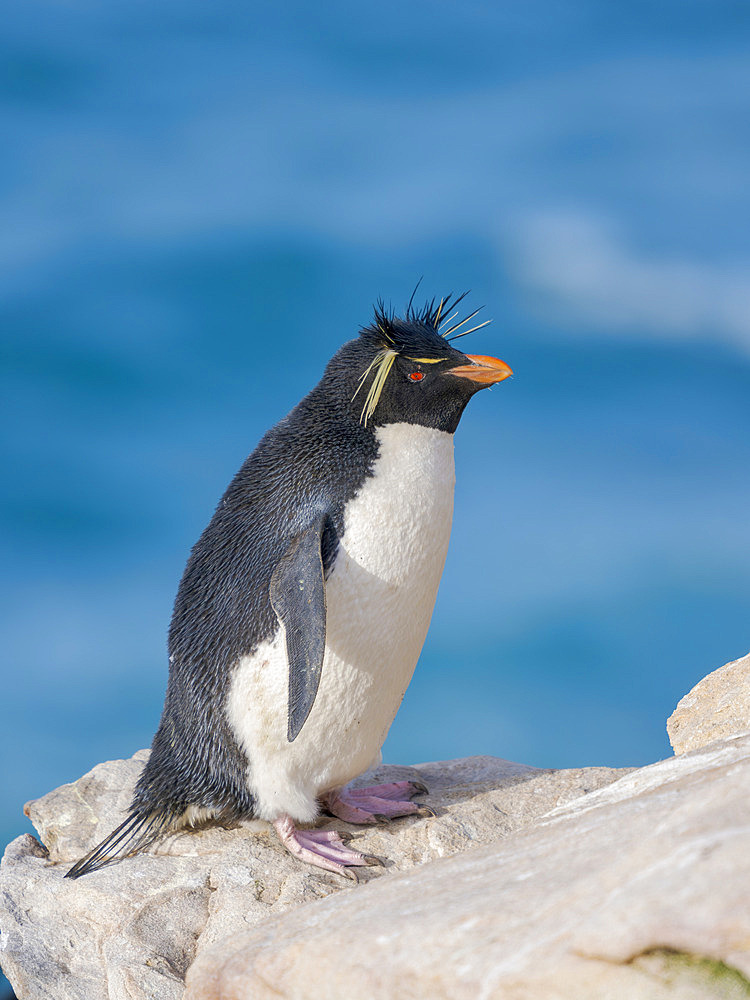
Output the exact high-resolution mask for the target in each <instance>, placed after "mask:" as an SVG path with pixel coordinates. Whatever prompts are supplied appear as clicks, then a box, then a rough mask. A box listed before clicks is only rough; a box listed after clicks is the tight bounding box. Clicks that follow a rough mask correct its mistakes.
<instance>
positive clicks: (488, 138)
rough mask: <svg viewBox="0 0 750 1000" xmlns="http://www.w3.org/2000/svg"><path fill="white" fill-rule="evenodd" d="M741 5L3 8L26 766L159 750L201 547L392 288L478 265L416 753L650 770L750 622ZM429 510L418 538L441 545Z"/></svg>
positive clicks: (396, 734) (398, 302)
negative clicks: (245, 469)
mask: <svg viewBox="0 0 750 1000" xmlns="http://www.w3.org/2000/svg"><path fill="white" fill-rule="evenodd" d="M749 18H750V8H748V6H747V5H745V4H735V3H730V2H721V0H711V2H686V0H680V2H679V3H678V2H675V3H664V2H658V3H648V4H642V3H634V2H632V0H629V2H627V3H625V2H615V3H607V4H601V3H594V2H583V0H573V2H570V3H558V2H554V0H531V2H528V3H524V4H516V3H509V2H501V3H462V4H457V3H444V2H435V0H431V2H430V3H426V2H422V0H412V2H411V3H409V4H403V3H396V2H393V0H381V2H380V3H378V4H377V5H360V4H355V5H353V4H349V3H343V2H333V3H330V2H329V3H327V4H325V5H307V4H294V3H291V4H282V5H278V6H276V7H274V6H272V5H263V6H261V5H252V4H247V5H240V4H236V5H235V4H227V3H222V2H218V3H212V4H205V3H198V2H194V0H180V2H179V3H177V2H174V3H172V2H164V0H159V2H155V3H154V2H150V3H145V2H134V0H128V2H127V3H125V2H122V0H108V2H107V3H106V4H99V3H93V2H91V3H89V2H71V3H70V4H66V5H62V4H58V3H52V2H50V3H42V2H38V0H25V2H24V3H23V4H16V5H14V6H13V7H12V8H10V9H8V10H7V11H6V14H5V18H4V22H5V23H4V31H3V37H2V40H0V53H1V54H2V59H1V60H0V63H1V66H2V68H1V69H0V73H1V74H2V85H3V93H4V97H3V102H2V117H3V122H4V125H3V134H4V141H3V145H4V148H5V152H4V154H3V156H2V158H0V176H1V177H2V182H3V185H2V186H3V196H2V216H3V219H4V222H3V226H2V232H0V261H1V262H2V266H1V267H0V293H1V294H2V307H1V308H2V314H1V316H0V322H1V324H2V351H3V358H2V368H1V378H2V386H1V388H2V401H3V408H4V412H5V419H4V421H3V459H2V468H3V472H4V476H3V482H2V515H1V518H2V520H1V522H0V528H1V529H2V546H3V551H2V567H3V592H2V612H3V617H4V619H5V626H4V638H3V644H2V652H3V660H4V669H3V680H2V706H3V708H2V739H3V746H2V760H3V768H2V787H1V788H0V810H1V812H0V839H2V841H3V842H5V841H7V840H9V839H10V838H11V837H13V836H15V835H17V834H18V833H21V832H23V831H25V830H29V829H30V827H29V825H28V824H27V822H26V821H25V820H24V818H23V816H22V814H21V807H22V804H23V802H24V801H25V800H27V799H31V798H34V797H37V796H40V795H42V794H44V793H45V792H47V791H49V790H50V789H51V788H53V787H55V786H57V785H59V784H60V783H61V782H66V781H71V780H73V779H75V778H77V777H78V776H79V775H80V774H82V773H83V772H85V771H86V770H87V769H89V768H90V767H92V766H93V765H94V764H96V763H97V762H98V761H101V760H104V759H111V758H116V757H123V756H127V755H130V754H131V753H132V752H133V751H135V750H136V749H138V748H139V747H143V746H147V745H148V743H149V742H150V739H151V736H152V733H153V731H154V729H155V727H156V724H157V722H158V718H159V713H160V709H161V703H162V698H163V693H164V687H165V682H166V651H165V634H166V628H167V624H168V621H169V616H170V610H171V604H172V600H173V597H174V593H175V590H176V586H177V583H178V580H179V577H180V574H181V571H182V568H183V566H184V562H185V559H186V556H187V553H188V551H189V549H190V546H191V545H192V544H193V543H194V542H195V540H196V539H197V537H198V535H199V534H200V532H201V530H202V529H203V527H204V526H205V524H206V522H207V521H208V519H209V517H210V516H211V513H212V511H213V508H214V505H215V503H216V501H217V500H218V498H219V496H220V494H221V493H222V491H223V489H224V487H225V486H226V484H227V482H228V481H229V479H230V478H231V476H232V475H233V473H234V472H235V470H236V469H237V467H238V466H239V465H240V463H241V462H242V460H243V459H244V457H245V455H246V454H247V453H248V452H249V451H250V450H251V449H252V447H253V446H254V444H255V443H256V442H257V440H258V438H259V436H260V435H261V434H262V433H263V431H264V430H265V429H266V428H267V427H268V426H269V425H270V424H272V423H273V422H274V421H276V420H277V419H279V418H280V417H281V416H283V415H284V414H285V413H286V412H287V411H288V409H289V408H290V407H291V406H292V405H293V404H294V403H295V402H296V401H297V400H298V399H299V398H300V397H301V396H302V395H303V394H304V393H305V392H306V391H307V390H308V389H309V388H310V387H311V386H312V385H313V384H314V383H315V381H316V380H317V378H318V377H319V374H320V372H321V370H322V368H323V366H324V364H325V362H326V360H327V359H328V357H329V356H330V355H331V354H332V353H333V352H334V351H335V350H336V348H337V347H338V346H339V344H341V343H342V342H343V341H344V340H346V339H348V338H350V337H351V336H353V335H354V334H355V333H356V331H357V329H358V327H359V326H360V325H361V324H363V323H366V322H367V321H368V319H369V316H370V308H371V303H372V302H373V301H374V299H375V298H376V297H378V296H383V297H384V298H385V299H386V301H388V300H390V301H392V302H393V304H394V306H396V307H401V306H403V304H404V302H405V301H406V299H407V298H408V296H409V293H410V292H411V289H412V287H413V285H414V284H415V282H416V280H417V279H418V278H419V277H420V275H424V281H423V286H422V287H423V289H424V291H425V293H427V294H428V295H430V296H431V295H433V294H434V295H437V296H440V295H442V294H444V293H446V292H448V291H454V292H459V291H463V290H464V289H466V288H471V289H472V293H471V295H470V297H469V302H470V304H471V306H472V307H474V306H478V305H482V304H485V305H486V310H485V312H486V315H487V316H488V317H492V318H493V320H494V322H493V324H492V325H491V326H490V327H488V328H487V329H485V330H482V331H481V332H479V333H477V334H475V335H473V336H472V337H471V338H469V340H468V341H466V342H464V343H466V347H467V350H468V349H471V350H472V351H473V352H474V353H488V354H494V355H497V356H499V357H502V358H504V359H505V360H506V361H508V362H509V363H510V364H511V365H512V367H513V368H514V370H515V372H516V376H515V378H514V379H513V380H511V381H509V382H506V383H504V384H502V385H500V386H498V387H497V388H495V389H493V390H492V391H491V392H484V393H482V394H481V395H480V396H479V397H477V398H476V399H475V400H474V401H473V402H472V404H471V406H470V408H469V410H468V411H467V413H466V415H465V417H464V419H463V421H462V424H461V426H460V428H459V431H458V434H457V435H456V455H457V475H458V482H457V491H456V511H455V520H454V532H453V538H452V542H451V550H450V553H449V557H448V562H447V565H446V569H445V574H444V578H443V584H442V586H441V591H440V595H439V598H438V602H437V607H436V610H435V615H434V619H433V625H432V629H431V632H430V634H429V637H428V640H427V644H426V646H425V649H424V653H423V655H422V659H421V661H420V664H419V666H418V669H417V673H416V676H415V679H414V681H413V683H412V685H411V687H410V688H409V691H408V693H407V696H406V698H405V701H404V704H403V707H402V709H401V711H400V713H399V715H398V717H397V719H396V722H395V724H394V726H393V729H392V731H391V734H390V736H389V738H388V741H387V743H386V746H385V751H384V755H385V759H386V760H388V761H393V762H402V763H409V762H415V761H422V760H429V759H441V758H449V757H455V756H461V755H468V754H480V753H489V754H497V755H500V756H503V757H507V758H511V759H515V760H520V761H524V762H526V763H529V764H535V765H540V766H553V767H568V766H581V765H588V764H611V765H627V764H644V763H647V762H649V761H652V760H655V759H658V758H661V757H664V756H665V755H667V754H668V753H669V747H668V743H667V740H666V736H665V729H664V722H665V719H666V718H667V716H668V715H669V714H670V712H671V711H672V709H673V708H674V706H675V704H676V702H677V701H678V699H679V698H680V697H681V696H682V695H683V694H684V693H685V692H687V691H688V690H689V688H690V687H691V686H692V685H693V684H694V683H695V682H696V681H697V680H698V679H699V678H700V677H701V676H703V675H704V674H705V673H707V672H708V671H709V670H711V669H713V668H715V667H717V666H719V665H720V664H722V663H723V662H725V661H727V660H729V659H733V658H736V657H738V656H741V655H743V654H744V653H745V652H747V650H748V648H750V270H749V268H748V263H749V261H750V246H749V245H748V243H749V241H748V233H749V232H750V194H749V191H750V187H749V186H748V176H750V131H749V130H748V110H749V109H748V105H749V104H750V59H749V58H748V56H749V54H750V53H749V52H748V49H749V48H750V46H749V44H748V41H749V38H750V32H749V31H748V27H749V26H748V20H749ZM426 541H427V540H426Z"/></svg>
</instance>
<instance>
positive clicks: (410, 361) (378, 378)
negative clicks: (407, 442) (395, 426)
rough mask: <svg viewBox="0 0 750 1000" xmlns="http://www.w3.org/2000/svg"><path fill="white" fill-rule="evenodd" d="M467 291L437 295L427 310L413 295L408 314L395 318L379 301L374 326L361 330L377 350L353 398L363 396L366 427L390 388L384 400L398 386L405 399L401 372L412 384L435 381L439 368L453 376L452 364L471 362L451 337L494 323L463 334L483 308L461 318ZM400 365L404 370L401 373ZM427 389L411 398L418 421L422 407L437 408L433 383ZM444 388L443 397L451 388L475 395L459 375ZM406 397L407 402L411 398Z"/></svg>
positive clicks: (373, 350)
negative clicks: (401, 387)
mask: <svg viewBox="0 0 750 1000" xmlns="http://www.w3.org/2000/svg"><path fill="white" fill-rule="evenodd" d="M415 291H416V289H415ZM466 294H467V293H466V292H464V294H463V295H460V296H458V297H457V298H455V299H454V298H453V296H452V295H447V296H445V297H444V298H441V299H440V301H439V302H437V301H436V300H435V299H432V300H431V301H429V302H426V303H425V304H424V305H423V306H422V307H421V308H415V307H414V306H413V299H414V295H413V294H412V298H411V299H410V300H409V304H408V306H407V307H406V311H405V313H404V316H403V317H397V316H395V315H394V313H393V311H392V310H391V309H386V307H385V305H384V303H383V301H382V300H380V301H378V303H377V305H376V306H375V315H374V319H373V322H372V324H371V325H370V326H367V327H365V328H364V329H363V330H361V331H360V341H364V342H365V343H366V344H367V346H368V347H369V348H370V351H371V353H369V357H368V364H367V365H366V366H365V367H364V368H363V370H362V371H361V372H360V373H359V378H358V382H357V387H356V390H355V393H354V396H353V398H357V397H361V399H362V408H361V412H360V422H361V423H362V424H363V425H365V426H367V424H368V422H369V421H370V420H371V419H372V418H373V415H374V414H375V411H376V408H377V407H378V405H379V403H380V401H381V398H383V393H384V390H386V387H388V391H386V397H385V398H384V400H383V402H384V403H385V401H386V399H387V398H389V397H394V392H392V391H390V390H391V387H392V386H394V387H395V389H396V392H395V398H397V397H404V393H403V391H398V389H399V381H400V378H399V375H400V377H401V378H403V377H404V376H405V377H406V378H407V379H409V380H410V381H412V382H420V383H421V382H424V381H425V380H427V381H428V382H434V379H435V377H436V376H437V375H438V372H440V373H441V374H449V373H450V370H451V367H454V368H455V367H456V366H459V365H461V364H462V363H463V364H465V363H466V361H467V355H464V354H462V353H461V352H460V351H458V350H457V349H455V348H453V347H452V346H451V345H450V341H451V340H455V339H456V338H457V337H461V336H464V335H465V334H467V333H473V332H474V330H478V329H480V327H483V326H487V324H488V323H489V322H490V320H487V321H486V322H485V323H480V324H478V325H476V326H474V327H471V328H469V329H466V330H462V332H458V331H459V330H461V328H463V327H465V326H466V324H467V323H469V322H470V321H471V320H472V319H473V318H474V317H475V316H476V314H477V313H478V312H479V309H476V310H474V312H472V313H470V314H469V315H468V316H466V317H465V318H464V319H461V320H459V319H458V316H459V310H458V306H459V305H460V303H461V301H462V300H463V299H464V298H465V297H466ZM394 366H395V369H394ZM431 366H436V367H435V368H432V367H431ZM399 369H404V371H401V372H400V373H399ZM405 369H408V370H405ZM394 375H395V379H394ZM475 388H476V387H475ZM421 389H422V391H421V393H420V396H419V397H415V396H414V395H413V393H412V394H409V395H410V398H409V399H408V406H407V409H408V411H409V414H408V415H409V416H412V417H413V418H415V422H422V421H421V420H420V419H419V411H420V410H422V411H424V414H425V415H427V413H428V412H430V411H431V410H432V409H434V406H433V405H432V404H433V403H434V402H435V401H436V400H434V399H433V397H434V391H433V392H428V391H427V385H424V386H422V387H421ZM440 389H441V392H440V395H441V396H445V395H446V392H447V391H448V390H449V389H450V390H451V391H452V394H453V395H457V396H461V397H463V396H466V399H468V395H471V393H469V394H468V395H467V394H466V386H465V385H464V386H459V385H458V384H457V381H456V380H455V379H451V380H449V382H448V383H443V382H442V380H441V385H440ZM474 391H475V390H474ZM395 398H394V400H393V401H395ZM403 401H404V402H407V400H406V399H404V400H403ZM464 405H465V401H464ZM384 409H385V407H381V411H383V410H384ZM390 409H391V410H392V409H393V407H390ZM451 409H452V407H451ZM461 409H463V406H462V407H461ZM380 416H384V417H386V416H387V415H386V414H385V413H383V412H381V413H379V414H378V418H380ZM433 420H434V415H433V416H431V417H430V422H431V423H432V421H433Z"/></svg>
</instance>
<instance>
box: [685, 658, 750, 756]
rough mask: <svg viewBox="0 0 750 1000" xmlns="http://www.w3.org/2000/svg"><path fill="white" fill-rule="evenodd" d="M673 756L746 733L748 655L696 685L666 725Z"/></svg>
mask: <svg viewBox="0 0 750 1000" xmlns="http://www.w3.org/2000/svg"><path fill="white" fill-rule="evenodd" d="M667 732H668V733H669V741H670V743H671V744H672V749H673V750H674V752H675V753H676V754H681V753H686V752H687V751H688V750H697V749H698V747H703V746H706V745H707V744H709V743H714V742H716V741H717V740H726V739H729V738H731V737H732V736H740V735H741V734H742V733H747V732H750V653H748V655H747V656H743V657H742V659H741V660H732V662H731V663H726V664H725V665H724V666H723V667H719V669H718V670H714V671H713V673H710V674H709V675H708V676H707V677H704V678H703V680H701V681H698V683H697V684H696V685H695V687H694V688H693V689H692V691H689V692H688V693H687V694H686V695H685V697H684V698H682V699H681V701H680V703H679V704H678V706H677V708H676V709H675V710H674V712H673V713H672V714H671V716H670V717H669V719H668V721H667Z"/></svg>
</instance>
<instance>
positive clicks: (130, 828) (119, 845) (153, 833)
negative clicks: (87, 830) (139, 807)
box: [65, 809, 176, 878]
mask: <svg viewBox="0 0 750 1000" xmlns="http://www.w3.org/2000/svg"><path fill="white" fill-rule="evenodd" d="M175 819H176V817H175V814H174V812H173V811H172V810H170V809H162V810H159V811H157V812H138V811H136V812H132V813H131V814H130V815H129V816H128V818H127V819H126V820H125V822H124V823H120V825H119V826H118V827H117V829H116V830H113V831H112V833H110V835H109V836H108V837H106V838H105V839H104V840H103V841H102V842H101V844H97V846H96V847H95V848H94V849H93V850H92V851H89V853H88V854H87V855H86V856H85V857H83V858H81V860H80V861H78V862H76V864H74V865H73V867H72V868H71V869H70V871H69V872H67V874H66V875H65V878H80V877H81V875H88V874H89V872H95V871H98V870H99V869H100V868H105V867H106V866H107V865H111V864H113V863H114V862H115V861H121V860H122V859H123V858H129V857H131V856H132V855H133V854H138V852H139V851H145V850H146V848H148V847H150V846H151V844H153V843H154V841H155V840H158V839H159V837H161V836H163V835H164V834H165V833H168V832H169V831H170V830H172V829H174V826H175Z"/></svg>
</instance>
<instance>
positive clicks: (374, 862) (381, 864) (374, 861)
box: [362, 854, 385, 868]
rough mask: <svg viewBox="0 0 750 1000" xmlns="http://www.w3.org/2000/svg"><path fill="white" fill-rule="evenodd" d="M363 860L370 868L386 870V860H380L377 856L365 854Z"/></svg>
mask: <svg viewBox="0 0 750 1000" xmlns="http://www.w3.org/2000/svg"><path fill="white" fill-rule="evenodd" d="M362 859H363V860H364V863H365V864H366V865H367V866H368V867H370V868H373V867H377V868H385V860H384V859H383V858H379V857H378V856H377V854H363V855H362Z"/></svg>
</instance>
